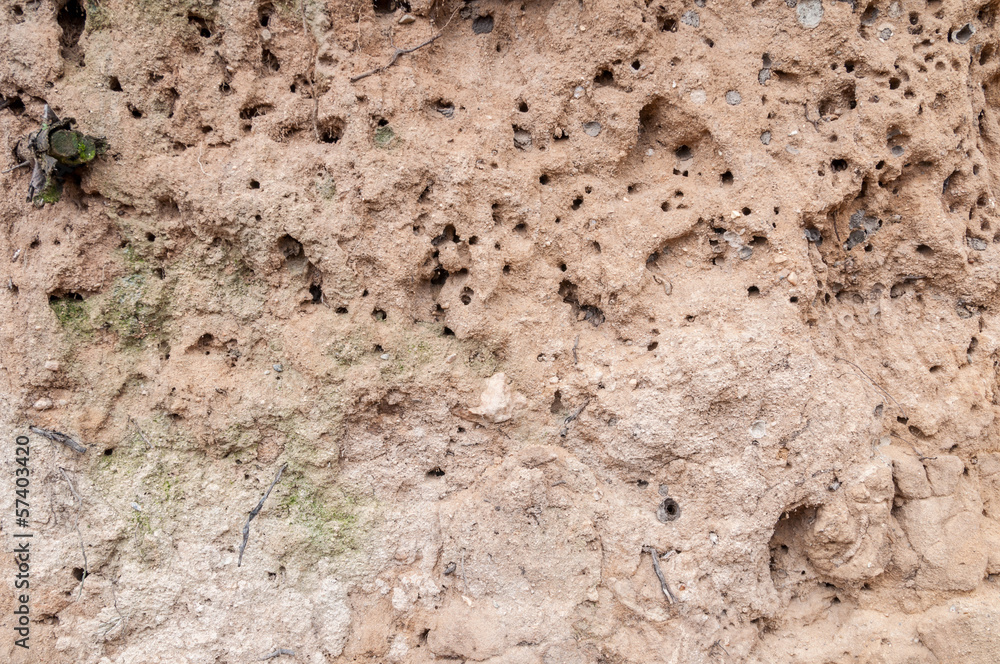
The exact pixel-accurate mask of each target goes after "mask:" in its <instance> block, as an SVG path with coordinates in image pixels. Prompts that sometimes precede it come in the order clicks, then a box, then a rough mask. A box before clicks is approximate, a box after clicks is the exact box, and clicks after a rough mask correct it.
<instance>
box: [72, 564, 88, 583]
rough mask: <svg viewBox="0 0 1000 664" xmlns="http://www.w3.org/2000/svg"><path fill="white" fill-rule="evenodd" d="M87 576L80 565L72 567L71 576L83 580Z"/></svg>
mask: <svg viewBox="0 0 1000 664" xmlns="http://www.w3.org/2000/svg"><path fill="white" fill-rule="evenodd" d="M86 577H87V573H86V572H84V571H83V568H82V567H74V568H73V578H74V579H76V580H77V581H83V580H84V579H85V578H86Z"/></svg>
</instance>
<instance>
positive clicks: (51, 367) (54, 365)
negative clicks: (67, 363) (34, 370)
mask: <svg viewBox="0 0 1000 664" xmlns="http://www.w3.org/2000/svg"><path fill="white" fill-rule="evenodd" d="M45 369H46V370H47V371H59V362H58V361H57V360H45Z"/></svg>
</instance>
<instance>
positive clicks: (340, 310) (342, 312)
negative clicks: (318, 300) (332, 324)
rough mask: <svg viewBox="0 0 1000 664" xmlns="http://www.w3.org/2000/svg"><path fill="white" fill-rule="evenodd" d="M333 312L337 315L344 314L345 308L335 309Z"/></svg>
mask: <svg viewBox="0 0 1000 664" xmlns="http://www.w3.org/2000/svg"><path fill="white" fill-rule="evenodd" d="M334 311H336V312H337V313H338V314H346V313H347V307H337V308H336V309H335V310H334Z"/></svg>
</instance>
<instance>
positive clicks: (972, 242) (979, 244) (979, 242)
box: [965, 237, 987, 251]
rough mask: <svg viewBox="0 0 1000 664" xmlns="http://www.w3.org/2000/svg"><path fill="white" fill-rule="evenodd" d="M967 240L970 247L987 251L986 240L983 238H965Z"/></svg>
mask: <svg viewBox="0 0 1000 664" xmlns="http://www.w3.org/2000/svg"><path fill="white" fill-rule="evenodd" d="M965 242H966V243H967V244H968V245H969V247H970V248H972V249H975V250H976V251H986V246H987V245H986V240H983V239H982V238H978V237H967V238H965Z"/></svg>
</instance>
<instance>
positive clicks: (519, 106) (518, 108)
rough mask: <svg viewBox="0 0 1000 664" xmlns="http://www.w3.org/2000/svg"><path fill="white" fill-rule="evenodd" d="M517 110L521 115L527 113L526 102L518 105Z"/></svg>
mask: <svg viewBox="0 0 1000 664" xmlns="http://www.w3.org/2000/svg"><path fill="white" fill-rule="evenodd" d="M517 110H519V111H521V112H522V113H527V112H528V102H526V101H522V102H520V103H518V105H517Z"/></svg>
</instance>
